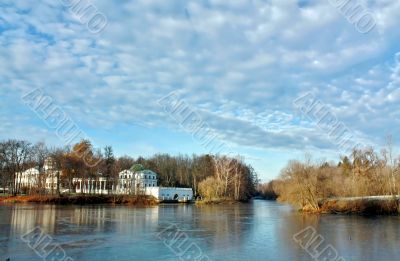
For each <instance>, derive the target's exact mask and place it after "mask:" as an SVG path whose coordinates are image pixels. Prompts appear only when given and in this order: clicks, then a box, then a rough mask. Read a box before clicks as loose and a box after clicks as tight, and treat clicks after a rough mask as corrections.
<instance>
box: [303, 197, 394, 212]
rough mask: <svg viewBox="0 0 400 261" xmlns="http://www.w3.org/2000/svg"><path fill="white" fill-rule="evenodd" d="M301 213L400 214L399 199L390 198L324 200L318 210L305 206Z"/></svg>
mask: <svg viewBox="0 0 400 261" xmlns="http://www.w3.org/2000/svg"><path fill="white" fill-rule="evenodd" d="M302 211H304V212H313V213H330V214H359V215H398V214H400V208H399V199H398V198H396V197H392V196H377V197H354V198H335V199H324V200H321V201H320V202H319V209H318V210H316V209H312V208H310V207H308V206H305V207H303V208H302Z"/></svg>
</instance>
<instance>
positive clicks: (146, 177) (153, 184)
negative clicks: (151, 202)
mask: <svg viewBox="0 0 400 261" xmlns="http://www.w3.org/2000/svg"><path fill="white" fill-rule="evenodd" d="M118 178H119V179H118V185H117V188H116V193H118V194H135V195H149V196H153V197H155V198H156V199H157V200H159V201H178V202H188V201H191V200H193V190H192V189H191V188H175V187H158V186H157V173H155V172H154V171H151V170H146V169H144V168H143V166H142V165H140V164H135V165H133V166H132V167H131V168H130V169H129V170H124V171H121V172H120V173H119V175H118Z"/></svg>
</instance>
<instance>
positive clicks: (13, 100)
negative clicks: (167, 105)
mask: <svg viewBox="0 0 400 261" xmlns="http://www.w3.org/2000/svg"><path fill="white" fill-rule="evenodd" d="M71 2H74V1H73V0H59V1H57V0H41V1H27V0H25V1H22V0H2V1H1V3H0V122H1V124H0V139H7V138H18V139H27V140H29V141H32V142H36V141H46V142H47V143H49V144H52V145H63V140H62V139H60V138H59V137H58V136H57V135H56V132H55V130H54V129H52V128H49V127H48V125H46V122H45V120H43V119H42V118H41V117H39V116H38V115H37V114H36V113H35V112H34V111H32V110H31V109H30V108H29V106H27V104H26V102H24V100H23V99H22V98H21V97H23V96H24V95H26V93H28V92H30V91H32V90H34V89H40V90H42V91H43V93H44V94H45V95H46V96H48V97H51V99H52V103H53V104H55V105H57V106H58V107H59V108H62V110H63V112H65V114H66V115H68V117H70V119H72V120H73V121H74V122H75V123H76V124H77V125H78V126H79V128H80V129H82V130H83V131H84V132H85V133H86V134H87V136H88V137H90V139H91V140H92V142H93V143H94V145H95V146H96V147H104V146H105V145H112V146H113V147H114V150H115V153H116V154H117V155H123V154H128V155H131V156H138V155H144V156H150V155H152V154H154V153H162V152H167V153H171V154H179V153H183V154H192V153H198V154H199V153H207V152H209V151H208V150H209V148H208V147H207V146H204V145H202V142H201V140H198V139H196V137H193V133H191V131H190V130H188V129H187V128H185V127H184V125H182V124H180V122H177V120H176V117H174V116H173V115H170V113H168V112H166V111H165V110H164V108H163V107H162V106H160V103H159V102H158V100H160V99H162V98H163V97H165V96H167V95H170V94H171V93H173V92H174V95H175V96H176V97H179V99H180V100H181V101H184V103H185V104H186V105H187V106H188V108H189V109H190V110H191V111H193V112H195V113H196V115H198V116H199V117H201V120H202V121H203V122H204V124H205V125H206V126H207V128H208V130H209V131H210V133H212V134H213V135H215V137H218V142H221V143H223V144H225V146H226V147H229V149H230V151H232V152H234V153H235V154H236V153H237V154H241V155H243V156H244V157H245V159H246V161H247V162H248V163H251V164H252V165H253V166H254V167H255V169H256V170H257V172H258V173H259V175H260V177H261V178H262V179H263V180H268V179H271V178H273V177H275V176H277V175H278V174H279V170H280V169H281V168H282V167H283V166H284V165H285V163H286V162H287V160H288V159H291V158H301V157H302V155H304V153H307V152H308V153H312V154H313V155H314V156H315V158H320V159H324V158H325V159H328V160H330V159H332V160H337V159H338V155H339V154H340V153H341V152H340V148H338V146H337V144H335V142H334V141H333V140H332V137H329V135H327V133H326V131H324V129H323V128H321V126H320V124H318V122H316V120H315V119H312V118H309V117H307V115H304V113H302V112H301V111H299V110H297V109H296V107H295V106H294V104H293V101H294V100H296V99H297V98H298V97H300V96H302V95H304V94H307V93H310V94H311V95H313V97H315V99H316V100H318V101H319V102H320V104H323V105H324V108H325V110H327V111H329V113H331V114H332V115H334V116H335V117H336V118H337V120H338V122H340V123H343V124H344V126H346V127H347V128H348V129H349V130H351V132H352V133H353V134H354V137H356V138H357V139H358V140H359V141H360V142H361V143H365V144H368V145H373V146H377V147H379V146H382V145H383V144H384V140H385V136H386V135H389V134H391V135H393V137H394V140H395V141H396V140H397V141H399V140H400V135H398V133H399V126H400V125H399V123H400V121H399V119H400V107H399V101H400V90H399V84H400V47H399V39H400V30H399V28H400V27H399V26H400V16H399V13H400V2H399V1H396V0H379V1H378V0H376V1H373V0H369V1H367V0H359V1H356V0H354V3H356V4H357V3H358V4H360V5H361V6H362V8H360V9H359V10H360V11H359V13H358V14H357V15H360V17H361V16H362V15H364V14H368V15H369V16H364V18H365V19H366V18H368V17H369V18H372V19H373V20H370V22H371V21H372V22H373V23H374V24H375V26H374V27H373V28H372V30H370V31H369V32H367V33H365V32H362V31H363V30H360V29H362V28H360V27H362V26H363V21H358V20H355V19H353V20H352V19H349V16H348V15H347V16H346V14H345V13H343V12H341V11H340V10H339V9H338V8H337V7H336V6H335V3H337V2H340V1H339V0H331V1H328V0H323V1H316V0H315V1H307V0H301V1H300V0H234V1H226V0H224V1H222V0H204V1H202V0H195V1H177V0H157V1H156V0H137V1H128V0H120V1H109V0H90V1H89V0H87V1H86V2H85V1H83V0H81V3H80V4H86V5H90V6H91V7H94V8H96V10H97V11H96V13H94V14H93V16H94V15H95V14H98V15H97V22H99V26H97V27H96V26H95V25H96V23H95V22H96V21H95V20H92V22H89V21H88V18H92V17H89V16H88V17H85V16H82V14H79V12H78V11H77V9H74V8H73V7H71V6H73V4H71ZM103 15H104V16H103ZM103 18H106V19H107V22H106V26H105V27H104V28H103V27H102V24H101V22H103V20H101V19H103ZM364 22H365V21H364ZM97 29H98V30H97Z"/></svg>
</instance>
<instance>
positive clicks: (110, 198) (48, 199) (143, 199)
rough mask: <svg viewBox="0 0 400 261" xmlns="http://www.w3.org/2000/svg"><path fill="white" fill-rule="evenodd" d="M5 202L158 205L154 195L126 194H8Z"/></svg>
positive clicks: (2, 200) (3, 200)
mask: <svg viewBox="0 0 400 261" xmlns="http://www.w3.org/2000/svg"><path fill="white" fill-rule="evenodd" d="M0 202H3V203H40V204H60V205H67V204H77V205H88V204H127V205H139V206H152V205H157V204H158V203H157V201H156V199H155V198H154V197H149V196H143V195H140V196H126V195H60V196H50V195H46V196H41V195H35V196H8V197H1V198H0Z"/></svg>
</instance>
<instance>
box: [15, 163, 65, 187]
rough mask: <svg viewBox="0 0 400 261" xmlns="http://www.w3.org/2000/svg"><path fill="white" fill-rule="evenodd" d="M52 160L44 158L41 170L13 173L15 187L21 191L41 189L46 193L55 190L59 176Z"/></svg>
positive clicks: (32, 169) (34, 169)
mask: <svg viewBox="0 0 400 261" xmlns="http://www.w3.org/2000/svg"><path fill="white" fill-rule="evenodd" d="M54 165H55V164H54V161H53V159H52V158H50V157H49V158H46V159H45V161H44V164H43V168H42V169H41V170H39V167H38V166H37V167H33V168H29V169H27V170H25V171H22V172H17V173H15V185H16V186H17V187H19V188H20V189H22V190H25V189H28V190H30V189H34V188H41V189H46V190H48V191H52V190H56V189H57V183H58V178H59V175H60V174H61V173H60V171H59V170H56V168H55V167H54Z"/></svg>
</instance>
